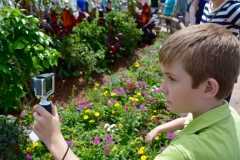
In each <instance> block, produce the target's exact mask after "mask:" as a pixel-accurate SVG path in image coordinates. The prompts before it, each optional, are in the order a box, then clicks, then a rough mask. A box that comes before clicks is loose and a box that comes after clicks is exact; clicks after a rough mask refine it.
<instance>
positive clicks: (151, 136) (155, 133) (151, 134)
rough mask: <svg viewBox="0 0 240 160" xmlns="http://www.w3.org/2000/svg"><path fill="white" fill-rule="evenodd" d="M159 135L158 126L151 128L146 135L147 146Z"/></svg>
mask: <svg viewBox="0 0 240 160" xmlns="http://www.w3.org/2000/svg"><path fill="white" fill-rule="evenodd" d="M158 135H159V129H158V127H156V128H154V129H153V130H151V131H150V132H149V133H148V134H147V136H146V141H147V143H148V145H149V146H151V145H152V140H153V139H154V138H155V137H156V136H158Z"/></svg>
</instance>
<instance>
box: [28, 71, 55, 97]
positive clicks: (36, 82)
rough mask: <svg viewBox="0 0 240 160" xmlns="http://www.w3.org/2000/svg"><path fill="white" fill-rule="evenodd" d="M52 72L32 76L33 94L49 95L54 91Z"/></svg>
mask: <svg viewBox="0 0 240 160" xmlns="http://www.w3.org/2000/svg"><path fill="white" fill-rule="evenodd" d="M54 86H55V77H54V73H45V74H41V75H39V76H36V77H33V78H32V88H33V90H34V93H35V96H40V97H41V98H42V97H43V98H44V97H46V98H47V97H49V96H50V95H51V94H52V93H53V92H54Z"/></svg>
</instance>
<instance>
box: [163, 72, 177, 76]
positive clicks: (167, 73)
mask: <svg viewBox="0 0 240 160" xmlns="http://www.w3.org/2000/svg"><path fill="white" fill-rule="evenodd" d="M162 73H163V74H165V75H172V76H176V75H174V74H172V73H170V72H162Z"/></svg>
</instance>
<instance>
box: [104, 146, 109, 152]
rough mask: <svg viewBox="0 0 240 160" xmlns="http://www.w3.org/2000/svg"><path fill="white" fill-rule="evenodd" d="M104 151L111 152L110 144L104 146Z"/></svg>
mask: <svg viewBox="0 0 240 160" xmlns="http://www.w3.org/2000/svg"><path fill="white" fill-rule="evenodd" d="M104 152H105V153H106V154H108V153H109V152H110V149H109V148H108V146H105V147H104Z"/></svg>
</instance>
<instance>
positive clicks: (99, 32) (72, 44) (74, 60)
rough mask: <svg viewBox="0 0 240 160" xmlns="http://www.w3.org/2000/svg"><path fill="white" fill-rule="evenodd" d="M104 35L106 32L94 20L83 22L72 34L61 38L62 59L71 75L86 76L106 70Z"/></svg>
mask: <svg viewBox="0 0 240 160" xmlns="http://www.w3.org/2000/svg"><path fill="white" fill-rule="evenodd" d="M106 34H107V30H106V29H105V28H104V27H103V26H101V25H98V20H97V19H94V20H92V21H91V22H88V21H87V20H84V21H83V22H81V23H80V24H79V25H78V26H77V27H75V28H74V33H73V34H71V35H69V36H65V37H64V38H63V41H62V53H63V58H64V59H65V60H66V62H67V65H68V66H70V67H71V72H72V74H74V75H81V74H84V75H86V76H87V75H89V74H90V73H92V72H93V71H97V72H101V71H103V70H102V69H104V68H106V66H105V65H106V61H105V53H106V46H105V43H104V36H105V35H106ZM60 71H61V72H63V71H62V70H60ZM71 72H70V73H71Z"/></svg>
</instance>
